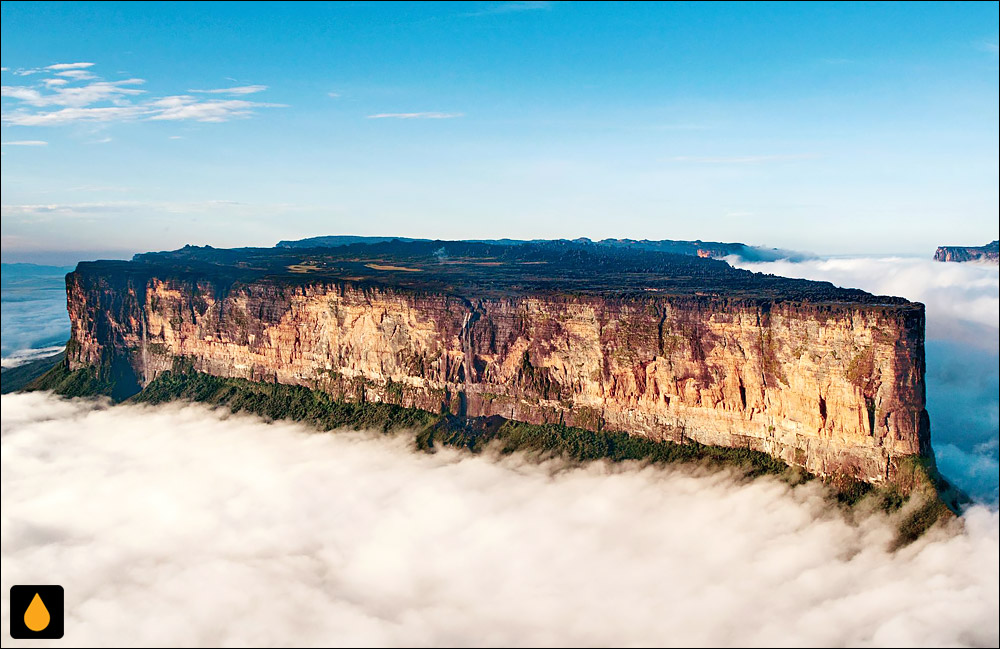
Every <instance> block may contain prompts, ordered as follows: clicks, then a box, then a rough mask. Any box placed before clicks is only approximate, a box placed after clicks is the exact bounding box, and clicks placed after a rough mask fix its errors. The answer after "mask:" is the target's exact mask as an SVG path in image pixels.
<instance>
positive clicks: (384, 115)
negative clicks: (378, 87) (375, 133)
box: [366, 112, 465, 119]
mask: <svg viewBox="0 0 1000 649" xmlns="http://www.w3.org/2000/svg"><path fill="white" fill-rule="evenodd" d="M464 116H465V113H439V112H424V113H376V114H374V115H368V116H366V119H453V118H455V117H464Z"/></svg>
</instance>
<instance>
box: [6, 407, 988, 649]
mask: <svg viewBox="0 0 1000 649" xmlns="http://www.w3.org/2000/svg"><path fill="white" fill-rule="evenodd" d="M0 412H2V436H3V459H2V475H3V490H2V508H0V511H2V521H3V534H2V553H3V556H2V559H3V566H4V570H3V584H2V593H3V598H4V601H3V605H2V611H3V625H4V626H5V627H6V626H7V624H8V622H9V621H8V619H7V616H8V610H7V601H6V600H7V597H8V591H9V587H10V585H11V584H14V583H39V582H40V583H60V584H62V585H63V586H64V587H65V589H66V610H67V612H68V613H67V620H66V637H65V638H64V639H63V640H61V641H54V642H52V643H51V644H52V645H53V646H55V645H59V644H82V645H97V644H103V643H109V644H112V645H121V644H133V645H141V644H145V643H152V644H155V645H191V644H213V645H261V644H262V645H274V644H281V645H289V644H290V645H302V644H331V643H332V644H338V645H354V644H361V645H389V646H395V645H522V646H531V645H562V644H570V645H619V644H624V645H629V644H654V645H663V644H666V645H679V646H686V645H714V644H723V645H788V646H797V645H803V644H808V645H819V646H838V645H869V644H870V645H915V646H917V645H919V646H937V645H994V646H995V645H996V644H997V642H998V626H997V610H998V605H1000V602H998V591H1000V584H998V574H1000V567H998V556H1000V552H998V547H1000V545H998V531H1000V525H998V515H997V512H995V511H990V510H988V509H986V508H984V507H982V506H977V507H975V508H973V509H971V510H970V511H968V512H967V513H966V515H965V525H964V531H960V530H958V529H949V530H937V531H935V532H933V533H932V534H930V535H929V536H926V537H925V538H923V539H921V540H919V541H918V542H917V543H915V544H913V545H911V546H909V547H907V548H905V549H903V550H901V551H900V552H898V553H896V554H889V553H887V552H886V551H885V549H884V548H885V546H886V544H887V543H888V541H889V540H890V538H891V536H892V529H891V526H890V524H889V523H888V522H887V521H886V520H885V519H883V518H880V517H869V518H864V519H861V520H860V522H859V523H858V524H857V525H855V524H851V523H850V522H848V521H847V520H845V519H844V518H843V516H842V515H840V514H838V513H836V512H831V511H830V510H829V508H828V506H827V505H825V504H824V502H823V501H822V498H821V494H820V491H819V488H818V487H817V486H816V485H812V484H810V485H805V486H801V487H797V488H794V489H792V488H789V487H788V486H786V485H784V484H782V483H780V482H777V481H774V480H770V479H764V480H757V481H754V482H752V483H741V482H740V481H738V480H736V479H735V478H734V477H733V476H731V475H729V474H726V473H715V474H707V475H699V474H695V473H692V472H690V471H688V470H684V469H669V470H664V469H652V468H640V467H636V466H631V467H615V466H610V465H607V464H603V463H597V464H591V465H588V466H585V467H582V468H568V467H564V466H560V465H559V464H554V463H548V464H541V465H540V464H536V463H533V462H526V461H523V460H522V459H520V458H518V457H513V458H505V459H497V458H492V457H488V456H487V457H484V456H474V455H471V454H467V453H462V452H458V451H453V450H442V451H440V452H438V453H437V454H435V455H427V454H422V453H417V452H414V451H412V450H411V449H412V446H411V445H412V438H410V437H408V436H405V435H400V436H396V437H391V438H386V437H379V436H374V435H370V434H365V433H345V432H341V433H335V434H316V433H309V432H308V431H306V430H305V429H303V428H301V427H299V426H297V425H294V424H290V423H275V424H266V423H263V422H261V421H260V420H257V419H253V418H249V417H244V416H234V415H231V414H229V413H228V411H226V412H223V411H213V410H209V409H208V408H206V407H204V406H201V405H190V404H171V405H168V406H163V407H158V408H150V407H141V406H118V407H114V408H109V407H106V406H105V405H104V404H102V402H94V401H66V400H60V399H57V398H55V397H52V396H49V395H45V394H16V395H4V396H3V397H2V409H0ZM6 643H7V639H6V638H5V644H6ZM11 644H18V642H17V641H13V642H12V643H11ZM32 644H34V645H38V646H43V645H44V641H42V642H39V641H35V642H33V643H32Z"/></svg>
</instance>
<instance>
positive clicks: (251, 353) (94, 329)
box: [67, 251, 930, 482]
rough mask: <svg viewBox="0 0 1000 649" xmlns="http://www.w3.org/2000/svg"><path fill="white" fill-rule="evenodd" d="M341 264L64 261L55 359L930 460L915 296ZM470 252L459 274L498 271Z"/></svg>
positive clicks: (589, 425) (885, 458)
mask: <svg viewBox="0 0 1000 649" xmlns="http://www.w3.org/2000/svg"><path fill="white" fill-rule="evenodd" d="M435 252H436V253H437V254H438V256H439V257H440V251H435ZM185 254H188V255H189V256H188V257H183V259H185V260H186V259H189V258H190V254H193V253H185ZM345 254H347V255H348V257H344V258H343V259H344V260H346V261H344V262H343V263H344V264H354V266H351V267H350V268H347V267H346V266H345V267H344V268H340V267H336V268H338V269H339V270H336V273H335V272H334V270H329V272H328V273H327V274H325V275H323V274H322V273H320V272H319V271H316V273H314V274H310V272H307V271H306V272H304V271H301V269H302V268H308V269H316V268H319V267H320V265H321V264H322V263H325V262H321V261H318V260H316V259H313V258H310V259H308V260H300V261H299V263H297V264H289V265H288V268H294V270H293V271H291V272H289V273H287V274H285V275H281V276H277V275H274V274H260V275H253V274H250V275H247V276H239V277H234V276H230V275H227V274H226V273H225V272H222V271H216V270H212V268H215V267H214V266H212V267H209V266H206V267H204V268H201V267H197V268H190V267H187V268H185V269H184V271H183V272H179V271H177V268H176V267H172V266H169V265H167V264H166V263H165V262H164V260H163V259H160V258H156V259H157V261H156V263H148V262H149V260H148V259H147V260H146V262H147V263H141V262H142V260H140V261H137V262H101V263H94V264H80V266H79V267H78V269H77V270H76V271H75V272H74V273H71V274H70V275H68V276H67V290H68V300H69V312H70V319H71V322H72V331H73V333H72V340H71V342H70V345H69V346H68V348H67V356H68V364H69V367H70V369H77V368H80V367H94V366H108V365H109V364H113V363H117V364H118V366H119V367H121V366H122V364H123V363H124V364H125V365H126V366H127V367H128V368H131V371H132V375H133V377H134V381H135V384H136V385H137V386H138V387H141V386H143V385H146V384H148V383H149V382H150V381H152V380H153V379H154V378H155V377H156V376H157V375H159V374H160V373H162V372H165V371H168V370H171V369H172V368H174V367H176V365H177V363H183V364H184V365H185V366H186V367H189V368H192V369H194V370H197V371H200V372H205V373H208V374H212V375H216V376H223V377H240V378H246V379H250V380H255V381H273V382H279V383H285V384H293V385H304V386H308V387H311V388H315V389H320V390H323V391H326V392H329V393H331V394H334V395H336V396H338V397H342V398H344V399H348V400H367V401H383V402H391V403H396V404H399V405H403V406H408V407H416V408H421V409H425V410H429V411H432V412H451V413H453V414H456V415H467V416H473V415H475V416H479V415H500V416H502V417H505V418H509V419H514V420H520V421H526V422H531V423H543V422H561V423H564V424H567V425H572V426H578V427H582V428H586V429H590V430H611V431H623V432H627V433H630V434H634V435H642V436H646V437H650V438H654V439H666V440H674V441H679V442H683V441H687V440H694V441H697V442H701V443H704V444H713V445H721V446H742V447H748V448H751V449H754V450H759V451H763V452H766V453H769V454H772V455H774V456H777V457H780V458H782V459H784V460H785V461H787V462H789V463H791V464H796V465H801V466H803V467H805V468H806V469H808V470H809V471H811V472H814V473H816V474H820V475H831V474H846V475H849V476H852V477H856V478H860V479H863V480H867V481H872V482H876V481H883V480H886V479H892V478H893V476H894V472H895V471H896V469H897V466H898V463H899V461H900V459H901V458H904V457H906V456H914V455H921V454H929V453H930V439H929V434H930V433H929V422H928V418H927V414H926V411H925V409H924V405H925V404H924V382H923V377H924V347H923V345H924V341H923V332H924V311H923V306H922V305H920V304H915V303H910V302H906V301H904V300H899V299H891V298H886V299H884V300H880V299H877V298H873V297H872V296H869V295H867V294H861V295H863V296H867V297H866V298H865V299H857V300H847V299H830V300H827V301H823V300H802V299H796V298H795V296H793V295H786V296H781V295H769V293H775V292H777V289H776V288H773V287H772V284H774V286H785V285H784V284H780V285H779V284H778V283H777V282H778V279H777V278H775V280H774V282H772V281H771V280H770V279H768V278H764V277H762V276H753V275H752V274H746V273H745V272H744V271H735V270H731V269H730V270H725V271H723V270H718V272H719V273H723V276H725V277H728V276H729V275H725V273H732V277H733V281H734V282H737V281H742V282H744V284H746V282H747V281H751V280H752V281H753V282H758V283H761V284H760V286H761V287H763V288H760V289H759V290H758V291H757V292H756V293H753V294H747V293H746V292H744V294H738V295H737V294H726V293H725V292H719V291H715V292H714V293H711V294H704V293H702V292H700V291H673V292H670V291H666V290H664V291H662V292H658V291H657V290H654V289H655V285H653V286H647V290H645V291H643V292H628V293H623V292H615V291H610V290H607V289H602V290H599V291H597V290H595V291H583V290H580V291H574V292H560V291H554V290H534V291H533V290H527V289H523V288H522V289H515V288H510V289H509V290H504V291H498V290H495V287H492V288H491V290H486V289H485V288H482V287H481V288H480V289H476V288H475V287H470V286H456V285H454V283H452V284H448V286H450V288H446V289H440V290H428V289H427V286H432V285H433V286H437V285H436V284H432V283H427V284H421V285H419V286H412V285H410V284H408V283H407V282H410V281H412V280H411V279H409V278H411V277H413V276H415V275H417V274H418V273H420V272H428V273H430V272H431V271H433V268H432V267H431V266H430V265H429V264H427V263H425V262H420V263H418V262H417V261H414V260H413V259H409V260H400V259H399V258H398V257H397V258H392V259H388V258H387V256H386V255H385V254H384V253H382V254H381V256H379V258H378V260H377V261H378V263H374V262H373V261H371V260H367V259H360V260H359V259H356V258H354V257H349V256H350V255H352V254H356V252H352V253H345ZM181 258H182V257H180V256H179V257H177V259H175V261H174V263H175V264H180V263H181V262H180V261H178V260H179V259H181ZM482 259H494V257H489V256H485V257H482V258H480V260H479V261H475V262H469V263H476V264H495V263H501V262H495V261H482ZM686 259H690V260H692V261H690V262H684V263H704V264H718V267H716V266H709V267H708V268H710V269H715V268H719V269H721V267H722V266H724V264H721V263H720V262H713V261H710V260H706V261H704V262H702V261H700V260H697V259H693V258H690V257H688V258H686ZM185 263H187V262H185ZM218 263H221V262H218ZM235 263H236V262H232V263H231V262H226V264H227V265H226V266H225V267H226V268H230V267H232V265H233V264H235ZM240 263H245V264H251V265H252V264H253V263H255V262H250V261H247V262H240ZM282 263H284V261H283V262H282ZM329 263H330V264H333V262H329ZM338 263H339V262H338ZM454 263H456V262H455V260H454V258H453V257H450V258H449V261H448V264H449V268H450V267H451V266H452V265H454ZM504 263H506V262H504ZM510 263H513V262H510ZM519 263H522V264H525V266H524V267H525V268H532V269H537V268H538V266H528V265H527V264H535V263H539V262H519ZM553 263H554V262H553ZM421 264H424V265H421ZM217 265H218V264H217ZM237 265H238V264H237ZM442 266H444V264H443V263H442ZM246 267H247V266H241V268H246ZM373 267H374V268H377V269H379V270H376V271H373V270H369V271H368V273H369V275H368V276H365V277H361V276H358V275H356V274H355V275H350V273H358V272H359V271H358V270H357V269H358V268H369V269H371V268H373ZM642 267H643V269H645V270H648V267H647V261H643V266H642ZM330 268H331V269H334V266H332V265H331V266H330ZM487 268H490V267H489V266H487ZM727 268H728V267H727ZM381 269H390V270H381ZM341 271H343V272H341ZM441 272H445V271H441ZM449 272H450V271H449ZM525 272H527V271H525ZM531 272H532V273H536V272H538V271H537V270H532V271H531ZM713 272H714V271H713ZM735 273H740V274H739V275H737V274H735ZM334 274H336V275H337V276H336V277H334V276H333V275H334ZM387 274H392V277H394V278H396V279H393V280H391V281H390V279H389V278H388V275H387ZM383 275H385V277H383ZM524 277H526V276H524ZM380 278H382V279H380ZM400 278H402V279H400ZM740 278H742V279H740ZM748 278H749V279H748ZM445 279H447V276H446V277H445ZM442 281H444V280H442ZM524 281H527V280H526V279H525V280H524ZM664 281H666V280H664ZM428 282H429V280H428ZM510 286H514V285H513V284H511V285H510ZM794 286H803V287H806V288H809V289H810V290H812V289H814V288H815V287H816V286H820V287H821V288H823V287H822V285H818V284H817V283H804V284H794ZM827 286H828V285H827ZM768 287H772V288H768ZM783 290H784V289H783ZM803 290H805V289H803ZM823 290H824V291H826V289H825V288H824V289H823ZM819 294H821V295H824V294H826V293H822V292H821V293H819ZM851 295H854V293H852V294H851ZM837 296H839V297H840V298H844V296H843V295H840V294H835V295H834V297H835V298H836V297H837Z"/></svg>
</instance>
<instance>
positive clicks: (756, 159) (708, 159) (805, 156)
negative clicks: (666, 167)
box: [671, 153, 821, 164]
mask: <svg viewBox="0 0 1000 649" xmlns="http://www.w3.org/2000/svg"><path fill="white" fill-rule="evenodd" d="M819 157H821V156H820V155H819V154H816V153H788V154H778V155H733V156H675V157H673V158H671V161H673V162H693V163H698V164H761V163H765V162H786V161H789V160H813V159H816V158H819Z"/></svg>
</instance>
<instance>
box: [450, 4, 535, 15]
mask: <svg viewBox="0 0 1000 649" xmlns="http://www.w3.org/2000/svg"><path fill="white" fill-rule="evenodd" d="M549 9H552V3H551V2H501V3H499V4H495V5H493V6H491V7H487V8H485V9H482V10H480V11H470V12H468V13H464V14H462V15H463V16H465V17H467V18H472V17H475V16H495V15H497V14H513V13H521V12H524V11H547V10H549Z"/></svg>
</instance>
